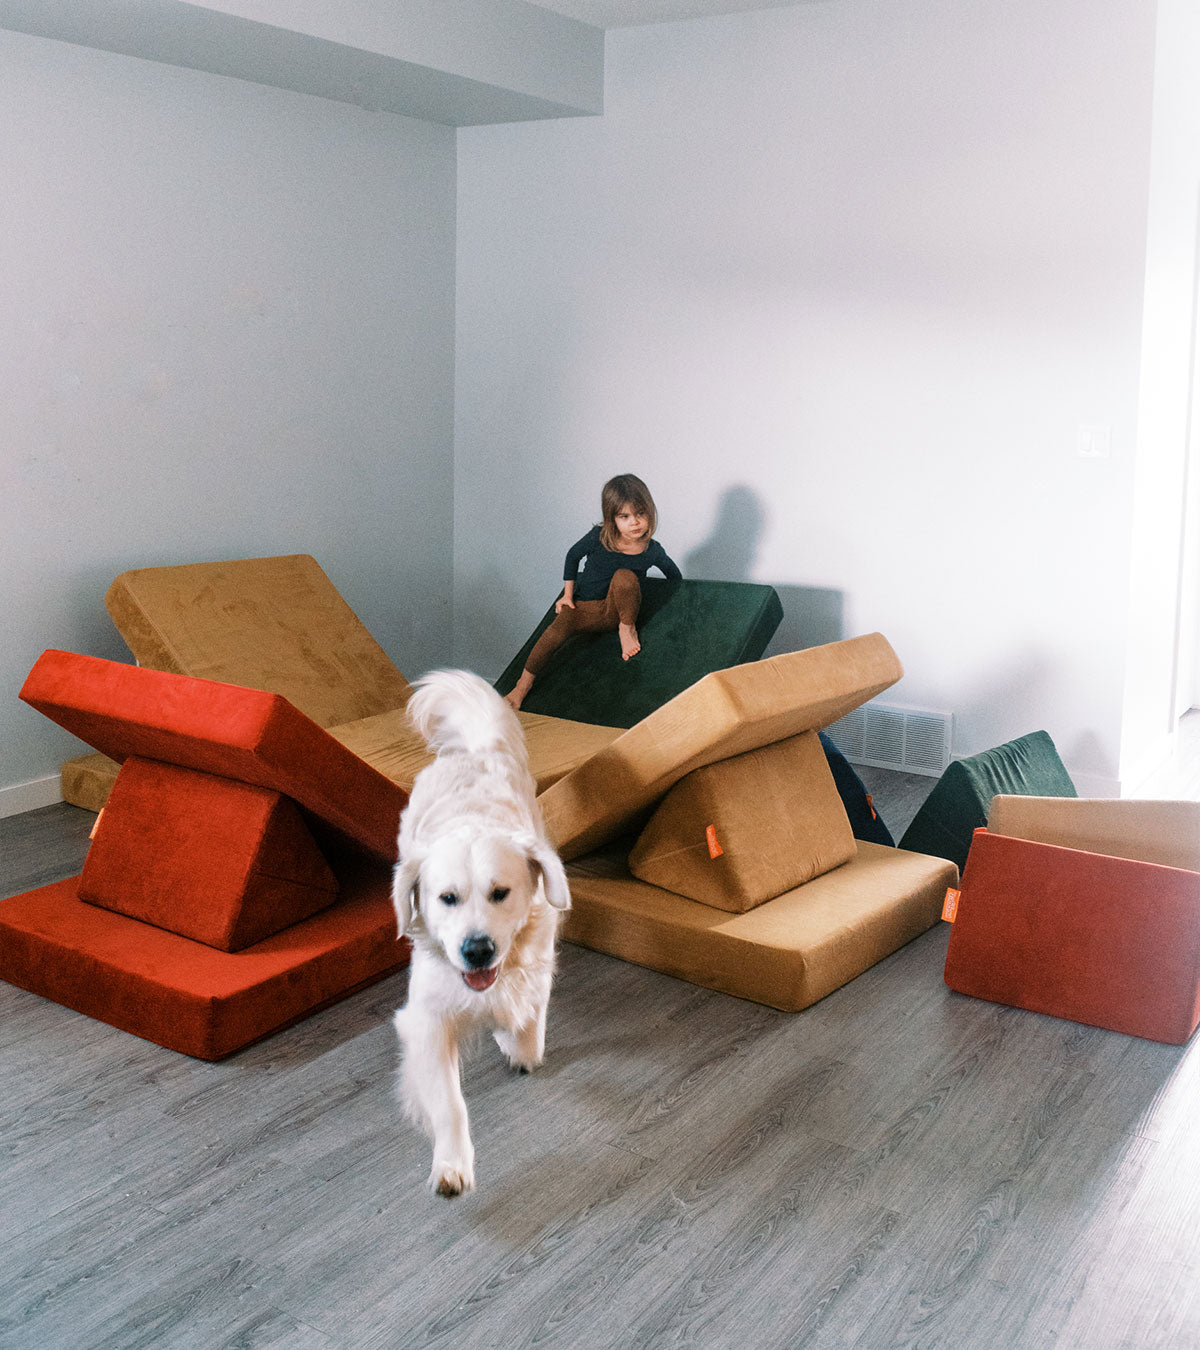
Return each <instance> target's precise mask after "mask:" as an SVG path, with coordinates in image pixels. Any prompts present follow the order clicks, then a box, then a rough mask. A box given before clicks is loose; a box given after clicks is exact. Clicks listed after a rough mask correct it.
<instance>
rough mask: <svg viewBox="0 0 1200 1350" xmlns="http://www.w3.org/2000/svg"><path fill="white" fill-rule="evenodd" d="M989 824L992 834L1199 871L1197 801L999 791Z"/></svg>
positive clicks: (1199, 834)
mask: <svg viewBox="0 0 1200 1350" xmlns="http://www.w3.org/2000/svg"><path fill="white" fill-rule="evenodd" d="M987 828H988V832H989V833H990V834H1007V835H1012V836H1014V837H1015V838H1017V839H1032V840H1034V841H1035V842H1036V843H1039V844H1058V845H1059V846H1060V847H1062V848H1077V849H1083V850H1084V852H1086V853H1104V854H1107V855H1108V856H1109V857H1110V858H1135V859H1137V860H1138V861H1139V862H1149V863H1159V864H1160V865H1161V866H1163V867H1182V868H1184V869H1186V870H1188V871H1191V872H1200V802H1180V801H1153V800H1149V799H1147V800H1140V799H1137V798H1124V799H1119V800H1118V799H1113V798H1104V799H1098V798H1085V797H1008V796H998V797H994V798H993V799H992V807H991V810H990V811H989V812H988V821H987Z"/></svg>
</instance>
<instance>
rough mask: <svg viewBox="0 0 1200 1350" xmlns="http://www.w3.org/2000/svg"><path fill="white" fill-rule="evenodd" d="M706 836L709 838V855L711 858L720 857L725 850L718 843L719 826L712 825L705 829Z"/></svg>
mask: <svg viewBox="0 0 1200 1350" xmlns="http://www.w3.org/2000/svg"><path fill="white" fill-rule="evenodd" d="M704 837H705V838H706V839H707V840H708V856H709V857H710V858H719V857H720V856H721V854H722V853H724V852H725V850H724V849H723V848H722V847H721V845H720V844H718V843H717V827H716V826H715V825H710V826H709V827H708V828H707V829H706V830H705V831H704Z"/></svg>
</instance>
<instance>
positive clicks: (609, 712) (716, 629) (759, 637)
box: [496, 577, 783, 727]
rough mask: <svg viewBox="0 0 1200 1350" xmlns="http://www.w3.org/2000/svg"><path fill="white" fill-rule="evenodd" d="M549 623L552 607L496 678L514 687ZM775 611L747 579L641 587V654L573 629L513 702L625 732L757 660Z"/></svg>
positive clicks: (611, 636)
mask: <svg viewBox="0 0 1200 1350" xmlns="http://www.w3.org/2000/svg"><path fill="white" fill-rule="evenodd" d="M553 618H554V606H553V605H551V606H550V608H549V609H548V610H547V611H546V613H545V615H544V616H543V617H542V621H541V623H539V624H538V626H537V627H536V628H535V629H534V631H533V633H532V634H531V635H530V638H529V641H528V642H526V643H525V645H524V646H523V647H522V648H521V650H520V651H519V652H518V653H517V654H516V656H514V657H513V659H512V660H511V661H510V662H509V664H508V668H507V669H506V670H505V672H504V674H503V675H501V676H500V678H499V679H498V680H497V681H496V688H497V689H498V690H499V691H500V692H501V693H502V694H507V693H508V691H509V690H510V689H511V688H512V687H513V685H514V684H516V682H517V678H518V676H519V675H520V674H521V671H522V670H523V669H524V667H525V658H526V657H527V656H528V655H529V653H530V651H531V650H532V649H533V644H534V643H535V642H536V641H537V640H538V638H539V637H540V636H541V634H542V633H543V631H544V630H545V629H546V628H548V627H549V626H550V623H551V621H552V620H553ZM782 618H783V606H782V605H781V604H780V602H779V596H778V595H776V593H775V590H774V588H773V587H771V586H759V585H755V584H753V583H751V582H745V581H663V580H660V579H659V578H657V577H647V578H645V579H644V580H643V581H642V609H641V613H640V614H639V616H638V636H639V637H640V638H641V640H642V650H641V651H640V652H639V653H638V654H637V656H635V657H634V658H633V659H632V660H630V661H623V660H622V659H621V642H620V639H619V638H618V636H617V634H616V632H615V631H614V632H611V633H578V634H576V636H575V637H573V638H570V639H569V640H568V641H567V642H565V643H564V644H563V645H562V646H561V647H560V648H559V649H558V651H557V652H555V653H554V655H553V656H552V657H551V659H550V663H549V665H547V667H546V669H545V670H544V671H542V673H541V675H540V676H539V677H538V679H537V682H536V683H535V684H534V686H533V688H532V690H530V692H529V695H528V697H527V698H526V699H525V702H524V703H523V704H522V705H521V706H522V708H523V709H524V710H525V711H527V712H535V713H545V714H547V715H548V716H551V717H566V718H569V719H570V720H571V721H573V722H591V723H592V724H594V725H596V726H606V727H631V726H633V725H634V723H635V722H640V721H641V720H642V718H643V717H646V716H647V715H648V714H650V713H652V712H653V711H654V710H655V709H656V708H661V707H662V705H663V704H664V703H666V702H667V701H668V700H670V699H673V698H674V697H675V695H676V694H680V693H682V692H683V691H684V690H685V689H687V688H688V687H689V686H690V685H693V684H695V683H696V681H697V680H698V679H700V678H701V677H702V676H704V675H707V674H709V673H710V672H711V671H714V670H725V669H727V668H728V667H729V666H737V665H741V664H742V663H743V662H745V661H757V660H758V659H759V658H760V657H761V656H762V654H763V652H764V651H765V650H766V646H767V643H768V642H770V640H771V637H772V635H773V634H774V632H775V630H776V628H778V627H779V621H780V620H781V619H782Z"/></svg>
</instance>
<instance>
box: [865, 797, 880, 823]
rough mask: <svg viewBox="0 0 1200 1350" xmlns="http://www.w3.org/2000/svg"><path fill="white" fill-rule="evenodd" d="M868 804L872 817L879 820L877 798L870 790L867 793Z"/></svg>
mask: <svg viewBox="0 0 1200 1350" xmlns="http://www.w3.org/2000/svg"><path fill="white" fill-rule="evenodd" d="M867 805H868V806H869V807H870V808H871V819H872V820H878V819H879V816H878V815H877V814H876V812H875V799H874V797H872V796H871V794H870V793H869V792H868V793H867Z"/></svg>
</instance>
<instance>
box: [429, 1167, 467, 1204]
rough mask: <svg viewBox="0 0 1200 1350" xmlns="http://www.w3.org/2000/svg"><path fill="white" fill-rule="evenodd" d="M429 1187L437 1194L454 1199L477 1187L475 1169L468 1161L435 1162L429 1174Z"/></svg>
mask: <svg viewBox="0 0 1200 1350" xmlns="http://www.w3.org/2000/svg"><path fill="white" fill-rule="evenodd" d="M429 1189H430V1190H431V1191H433V1192H434V1194H435V1195H444V1196H446V1197H447V1199H452V1198H453V1197H454V1196H456V1195H463V1194H465V1193H466V1192H467V1191H473V1190H474V1189H475V1171H474V1169H473V1168H472V1166H471V1164H470V1163H466V1162H438V1161H437V1160H436V1159H435V1160H434V1164H433V1171H432V1172H430V1174H429Z"/></svg>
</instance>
